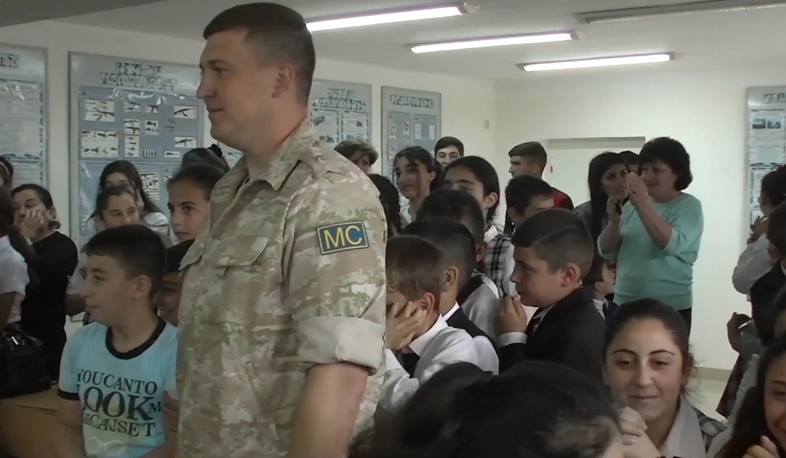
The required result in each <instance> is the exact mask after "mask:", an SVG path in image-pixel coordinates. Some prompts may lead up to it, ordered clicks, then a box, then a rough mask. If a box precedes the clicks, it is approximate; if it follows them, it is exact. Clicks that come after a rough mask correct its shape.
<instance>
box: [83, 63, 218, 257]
mask: <svg viewBox="0 0 786 458" xmlns="http://www.w3.org/2000/svg"><path fill="white" fill-rule="evenodd" d="M69 60H70V85H71V98H70V108H71V113H70V114H71V118H70V120H71V126H70V129H71V130H70V132H71V141H70V144H71V145H70V146H71V147H70V151H71V152H70V154H71V176H72V177H73V179H72V180H71V187H72V196H75V198H72V200H71V215H72V217H71V224H72V227H71V230H72V234H78V237H79V238H80V239H81V241H82V242H84V241H85V240H83V239H84V237H85V236H86V222H87V220H88V219H89V217H90V215H91V214H92V212H93V210H94V206H95V198H96V190H97V187H98V180H99V177H100V174H101V171H102V170H103V168H104V167H105V166H106V165H107V164H109V163H110V162H113V161H116V160H120V159H124V160H128V161H130V162H132V163H133V164H134V165H136V167H137V169H139V172H140V174H141V175H142V184H143V187H144V188H145V191H146V192H147V193H148V194H149V195H150V197H151V198H152V199H153V200H154V201H155V202H156V204H158V206H159V207H160V208H161V209H165V208H166V204H167V201H168V196H167V191H166V181H167V180H168V179H169V178H170V177H171V176H172V175H173V174H174V173H175V172H176V170H177V169H178V167H179V166H180V162H181V159H182V156H183V154H184V153H185V152H187V151H188V150H190V149H191V148H195V147H197V146H200V145H202V140H203V139H202V136H203V135H202V134H203V123H204V114H203V112H204V110H203V109H202V107H201V106H200V103H199V101H198V100H197V98H196V90H197V87H198V86H199V81H200V74H199V69H198V68H197V67H195V66H188V65H180V64H168V63H163V62H151V61H144V60H137V59H126V58H122V57H111V56H98V55H91V54H80V53H71V54H70V55H69Z"/></svg>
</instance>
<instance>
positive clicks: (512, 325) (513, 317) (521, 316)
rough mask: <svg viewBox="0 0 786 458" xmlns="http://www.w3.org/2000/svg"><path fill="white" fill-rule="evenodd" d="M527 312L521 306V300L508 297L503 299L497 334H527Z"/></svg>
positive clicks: (498, 317)
mask: <svg viewBox="0 0 786 458" xmlns="http://www.w3.org/2000/svg"><path fill="white" fill-rule="evenodd" d="M528 322H529V320H528V319H527V312H526V311H525V310H524V306H523V305H522V304H521V298H520V297H518V296H516V297H510V296H506V297H504V298H502V306H501V307H500V308H499V315H498V316H497V333H498V334H505V333H508V332H526V331H527V324H528Z"/></svg>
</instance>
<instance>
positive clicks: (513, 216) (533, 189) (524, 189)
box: [505, 175, 554, 226]
mask: <svg viewBox="0 0 786 458" xmlns="http://www.w3.org/2000/svg"><path fill="white" fill-rule="evenodd" d="M505 202H506V203H507V205H508V217H509V218H510V221H511V222H512V223H513V225H514V226H518V225H520V224H521V223H522V222H524V220H526V219H527V218H529V217H530V216H532V215H534V214H535V213H538V212H540V211H543V210H548V209H549V208H554V188H552V187H551V186H549V184H548V183H546V182H545V181H543V180H541V179H540V178H535V177H531V176H527V175H522V176H518V177H516V178H513V179H512V180H510V181H509V182H508V186H507V187H506V188H505Z"/></svg>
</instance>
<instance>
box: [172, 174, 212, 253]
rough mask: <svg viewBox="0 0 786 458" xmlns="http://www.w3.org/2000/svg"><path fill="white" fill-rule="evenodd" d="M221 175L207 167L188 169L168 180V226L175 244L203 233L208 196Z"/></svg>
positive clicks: (208, 206) (207, 214) (207, 211)
mask: <svg viewBox="0 0 786 458" xmlns="http://www.w3.org/2000/svg"><path fill="white" fill-rule="evenodd" d="M223 176H224V172H222V171H221V170H219V169H217V168H215V167H213V166H210V165H190V166H188V167H185V168H182V169H180V170H179V171H178V172H177V173H176V174H175V176H173V177H172V178H170V179H169V181H168V182H167V184H166V186H167V189H168V190H169V203H168V206H169V211H170V212H171V213H172V218H171V221H170V223H171V224H172V230H173V231H174V233H175V235H176V236H177V240H178V241H179V242H183V241H186V240H194V239H196V238H197V237H198V236H199V234H201V233H202V232H204V231H205V229H207V225H208V224H209V220H210V193H211V192H213V188H214V187H215V186H216V183H218V182H219V180H221V177H223Z"/></svg>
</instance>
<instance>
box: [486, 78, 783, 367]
mask: <svg viewBox="0 0 786 458" xmlns="http://www.w3.org/2000/svg"><path fill="white" fill-rule="evenodd" d="M785 83H786V68H784V67H782V66H781V67H779V68H778V67H760V68H750V69H746V70H740V69H736V68H734V69H731V68H730V69H729V70H727V71H717V72H694V73H668V72H662V71H661V72H658V73H650V72H647V71H646V70H644V71H635V72H629V73H628V72H620V71H616V72H615V71H610V72H594V73H589V74H587V73H582V74H579V75H575V74H574V75H570V76H560V75H554V77H552V78H548V79H545V78H543V79H537V80H533V79H530V80H527V81H526V82H521V83H516V84H504V85H499V86H498V87H497V120H498V122H497V130H496V135H497V137H496V141H497V145H498V147H499V148H500V152H501V154H504V152H505V151H507V150H508V149H509V148H510V147H511V146H512V145H515V144H517V143H519V142H521V141H524V140H536V139H541V140H544V139H554V138H583V137H628V136H630V137H632V136H646V137H647V138H652V137H656V136H663V135H667V136H672V137H674V138H676V139H678V140H680V141H681V142H683V144H684V145H685V147H686V148H687V150H688V152H689V153H690V154H691V159H692V163H693V164H692V167H693V171H694V175H695V181H694V184H693V185H692V186H691V187H690V188H689V189H688V192H690V193H692V194H694V195H695V196H696V197H698V198H699V199H700V200H701V202H702V204H703V208H704V219H705V231H704V237H703V239H702V247H701V252H700V255H699V260H698V262H697V263H696V266H695V287H694V309H693V310H694V311H693V332H692V339H691V340H692V344H693V347H694V350H695V352H696V354H697V359H698V363H699V365H700V366H703V367H714V368H724V369H728V368H731V366H732V365H733V363H734V359H733V358H734V356H733V354H732V351H731V349H730V348H729V345H728V343H727V342H726V326H725V324H726V321H727V320H728V318H729V316H730V315H731V313H732V312H735V311H736V312H744V313H750V306H749V305H748V304H746V302H745V298H744V297H743V296H742V295H740V294H738V293H737V292H736V291H734V290H733V288H732V286H731V280H730V278H731V272H732V269H733V268H734V266H735V264H736V260H737V256H738V254H739V252H740V251H741V250H742V248H743V244H744V240H745V237H746V236H747V227H746V226H747V217H746V216H745V212H744V206H743V205H744V200H745V198H746V195H745V190H746V189H747V187H746V177H745V173H744V172H745V130H746V126H745V124H746V121H745V110H746V105H745V103H746V96H745V90H746V88H747V87H751V86H764V85H778V84H785ZM555 174H556V175H557V176H559V170H556V171H555ZM557 186H559V183H557ZM576 203H577V204H578V203H580V202H576Z"/></svg>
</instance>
